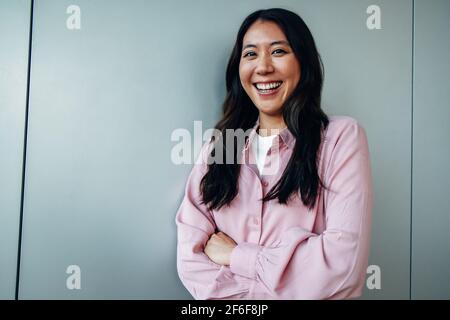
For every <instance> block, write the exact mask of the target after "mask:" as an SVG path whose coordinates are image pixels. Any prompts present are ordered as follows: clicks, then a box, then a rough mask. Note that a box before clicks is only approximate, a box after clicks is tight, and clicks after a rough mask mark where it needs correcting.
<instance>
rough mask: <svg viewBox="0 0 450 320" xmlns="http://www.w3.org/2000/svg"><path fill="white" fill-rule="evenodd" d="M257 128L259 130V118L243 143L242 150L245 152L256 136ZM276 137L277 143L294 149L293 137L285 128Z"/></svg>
mask: <svg viewBox="0 0 450 320" xmlns="http://www.w3.org/2000/svg"><path fill="white" fill-rule="evenodd" d="M258 128H259V117H258V118H257V119H256V122H255V125H254V126H253V128H252V129H251V131H250V134H249V136H248V139H247V141H246V142H245V147H244V150H247V149H248V147H249V146H250V145H251V143H252V141H253V139H254V138H255V137H256V135H257V134H258V133H257V130H258ZM278 137H279V139H280V140H279V141H280V142H283V143H284V144H285V145H286V146H287V147H288V148H294V146H295V137H294V135H293V134H292V132H291V131H289V129H288V128H287V127H286V128H283V129H281V131H280V133H279V134H278Z"/></svg>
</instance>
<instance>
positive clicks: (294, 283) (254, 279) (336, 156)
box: [176, 9, 372, 299]
mask: <svg viewBox="0 0 450 320" xmlns="http://www.w3.org/2000/svg"><path fill="white" fill-rule="evenodd" d="M322 81H323V71H322V64H321V60H320V56H319V53H318V52H317V49H316V46H315V43H314V39H313V37H312V35H311V33H310V31H309V29H308V27H307V26H306V25H305V23H304V22H303V20H302V19H301V18H300V17H299V16H298V15H296V14H295V13H292V12H290V11H287V10H284V9H269V10H260V11H257V12H254V13H252V14H251V15H250V16H248V17H247V18H246V19H245V21H244V22H243V24H242V26H241V28H240V30H239V32H238V35H237V39H236V43H235V46H234V49H233V51H232V54H231V57H230V60H229V63H228V68H227V74H226V85H227V96H226V99H225V102H224V112H223V117H222V119H221V120H220V121H219V122H218V124H217V125H216V129H217V130H219V131H220V132H221V133H222V134H221V135H220V136H218V137H217V136H215V137H214V138H213V139H212V140H211V141H210V142H209V143H206V144H205V145H204V147H203V149H202V151H201V154H200V158H199V159H200V160H201V161H200V163H197V164H196V165H194V168H193V169H192V172H191V174H190V176H189V178H188V181H187V184H186V193H185V197H184V199H183V201H182V203H181V206H180V208H179V210H178V212H177V215H176V224H177V228H178V247H177V267H178V274H179V276H180V279H181V281H182V282H183V284H184V285H185V287H186V288H187V289H188V290H189V292H190V293H191V294H192V295H193V296H194V297H195V298H196V299H239V298H240V299H343V298H353V297H358V296H360V295H361V292H362V289H363V286H364V283H365V274H366V267H367V262H368V254H369V247H370V229H371V211H372V184H371V183H372V180H371V172H370V160H369V150H368V144H367V139H366V134H365V131H364V129H363V128H362V127H361V126H360V125H359V124H358V123H357V122H356V121H355V120H353V119H352V118H349V117H338V116H334V117H329V118H328V117H327V115H326V114H325V113H324V112H323V111H322V110H321V106H320V101H321V99H320V96H321V90H322ZM229 129H234V130H239V129H242V130H246V131H250V134H249V136H248V137H246V139H245V144H244V145H243V146H242V147H240V146H237V145H236V144H235V143H234V144H233V148H230V147H229V146H230V137H229V136H228V135H227V134H225V131H226V130H229ZM234 140H235V139H234V138H233V142H234ZM230 152H232V157H233V158H232V159H233V160H234V161H232V162H231V163H230V162H229V161H227V162H226V163H225V162H220V161H213V162H212V161H210V160H211V159H212V158H213V157H215V158H216V160H217V154H221V155H222V156H219V158H221V157H222V158H223V159H225V156H226V154H227V153H228V154H229V153H230ZM241 159H244V161H240V160H241ZM245 159H246V160H247V161H245ZM273 163H277V164H278V165H277V166H275V169H276V170H269V169H270V168H273V167H274V166H273Z"/></svg>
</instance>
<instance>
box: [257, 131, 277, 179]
mask: <svg viewBox="0 0 450 320" xmlns="http://www.w3.org/2000/svg"><path fill="white" fill-rule="evenodd" d="M276 136H277V134H274V135H271V136H267V137H263V136H260V135H259V134H258V133H257V134H256V135H255V138H254V139H253V143H252V149H253V154H254V155H255V160H256V166H257V167H258V171H259V174H261V173H262V170H263V168H264V163H265V161H266V156H267V151H269V149H270V147H271V146H272V143H273V138H275V137H276Z"/></svg>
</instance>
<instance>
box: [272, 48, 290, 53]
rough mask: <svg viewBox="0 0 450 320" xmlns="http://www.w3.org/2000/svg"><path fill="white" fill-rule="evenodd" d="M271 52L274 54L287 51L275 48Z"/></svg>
mask: <svg viewBox="0 0 450 320" xmlns="http://www.w3.org/2000/svg"><path fill="white" fill-rule="evenodd" d="M272 53H274V54H284V53H287V52H286V51H284V50H283V49H276V50H274V51H273V52H272Z"/></svg>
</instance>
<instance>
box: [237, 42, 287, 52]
mask: <svg viewBox="0 0 450 320" xmlns="http://www.w3.org/2000/svg"><path fill="white" fill-rule="evenodd" d="M278 44H284V45H287V46H288V45H289V42H287V41H286V40H277V41H273V42H271V43H270V46H271V47H272V46H275V45H278ZM247 48H256V45H254V44H251V43H249V44H247V45H245V46H244V47H243V48H242V50H244V49H247Z"/></svg>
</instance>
